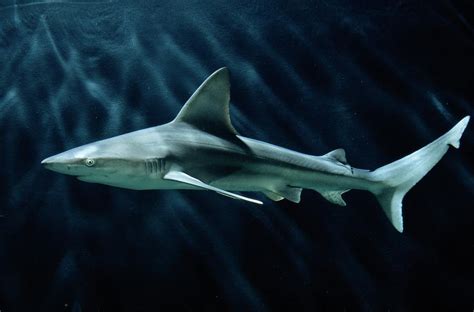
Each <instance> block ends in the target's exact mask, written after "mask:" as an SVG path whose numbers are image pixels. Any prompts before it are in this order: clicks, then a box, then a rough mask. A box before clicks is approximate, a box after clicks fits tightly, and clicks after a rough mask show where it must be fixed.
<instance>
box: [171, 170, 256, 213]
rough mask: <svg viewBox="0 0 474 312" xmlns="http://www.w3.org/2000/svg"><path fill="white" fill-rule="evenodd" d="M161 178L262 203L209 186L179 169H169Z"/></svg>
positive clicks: (234, 197)
mask: <svg viewBox="0 0 474 312" xmlns="http://www.w3.org/2000/svg"><path fill="white" fill-rule="evenodd" d="M163 179H165V180H171V181H177V182H181V183H186V184H190V185H194V186H197V187H200V188H203V189H205V190H209V191H214V192H216V193H219V194H221V195H224V196H227V197H230V198H233V199H239V200H244V201H248V202H251V203H254V204H259V205H262V204H263V203H262V202H261V201H259V200H256V199H252V198H248V197H245V196H242V195H239V194H235V193H231V192H228V191H225V190H222V189H220V188H217V187H214V186H211V185H209V184H206V183H204V182H202V181H201V180H199V179H196V178H194V177H192V176H190V175H188V174H186V173H184V172H181V171H170V172H168V173H167V174H165V176H164V177H163Z"/></svg>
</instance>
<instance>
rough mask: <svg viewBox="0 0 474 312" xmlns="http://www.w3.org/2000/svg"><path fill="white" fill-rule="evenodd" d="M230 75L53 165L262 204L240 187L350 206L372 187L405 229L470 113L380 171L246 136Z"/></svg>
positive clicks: (121, 181)
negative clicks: (413, 200) (170, 111)
mask: <svg viewBox="0 0 474 312" xmlns="http://www.w3.org/2000/svg"><path fill="white" fill-rule="evenodd" d="M229 99H230V83H229V74H228V70H227V69H226V68H221V69H219V70H217V71H216V72H214V73H213V74H212V75H211V76H210V77H209V78H207V79H206V80H205V81H204V82H203V83H202V85H201V86H200V87H199V88H198V89H197V90H196V91H195V92H194V94H193V95H192V96H191V97H190V98H189V100H188V101H187V102H186V104H185V105H184V106H183V108H182V109H181V111H180V112H179V114H178V115H177V117H176V118H175V119H174V120H173V121H171V122H170V123H167V124H164V125H160V126H156V127H151V128H147V129H143V130H139V131H134V132H130V133H127V134H123V135H119V136H116V137H113V138H110V139H106V140H102V141H97V142H94V143H90V144H87V145H83V146H80V147H77V148H74V149H71V150H68V151H66V152H63V153H60V154H58V155H55V156H52V157H49V158H46V159H44V160H43V161H42V162H41V163H42V164H43V165H44V166H45V167H46V168H47V169H50V170H53V171H56V172H59V173H63V174H68V175H73V176H76V177H77V178H78V179H79V180H81V181H85V182H91V183H101V184H106V185H111V186H115V187H121V188H127V189H134V190H151V189H194V190H211V191H214V192H217V193H219V194H222V195H225V196H228V197H231V198H234V199H238V200H243V201H248V202H252V203H256V204H262V202H261V201H259V200H255V199H252V198H248V197H246V196H243V195H240V194H237V193H235V192H236V191H243V192H245V191H252V192H262V193H264V194H265V195H266V196H267V197H268V198H270V199H271V200H274V201H279V200H282V199H284V198H286V199H288V200H290V201H293V202H296V203H298V202H299V201H300V195H301V191H302V190H303V189H312V190H315V191H317V192H319V193H320V194H321V195H322V196H323V197H324V198H326V199H327V200H328V201H330V202H332V203H334V204H337V205H342V206H344V205H345V204H346V203H345V202H344V200H343V199H342V197H341V195H342V194H343V193H344V192H347V191H349V190H351V189H358V190H366V191H370V192H372V193H373V194H374V195H375V196H376V197H377V199H378V201H379V203H380V205H381V206H382V208H383V210H384V212H385V214H386V215H387V217H388V218H389V219H390V221H391V222H392V224H393V226H394V227H395V228H396V229H397V230H398V231H399V232H402V231H403V219H402V200H403V197H404V195H405V194H406V193H407V192H408V191H409V190H410V189H411V188H412V187H413V186H414V185H415V184H416V183H417V182H418V181H419V180H420V179H421V178H422V177H423V176H424V175H425V174H426V173H428V171H429V170H431V168H433V166H434V165H435V164H436V163H437V162H438V161H439V160H440V159H441V158H442V157H443V155H444V154H445V153H446V152H447V150H448V148H449V146H450V145H451V146H453V147H455V148H459V140H460V138H461V136H462V134H463V131H464V129H465V128H466V126H467V124H468V122H469V116H466V117H464V118H463V119H462V120H461V121H459V122H458V123H457V124H456V125H455V126H454V127H453V128H452V129H451V130H449V131H448V132H447V133H445V134H444V135H443V136H441V137H440V138H438V139H436V140H435V141H433V142H432V143H430V144H428V145H426V146H425V147H423V148H421V149H419V150H417V151H415V152H414V153H412V154H410V155H408V156H406V157H404V158H402V159H399V160H397V161H395V162H392V163H390V164H388V165H386V166H383V167H381V168H378V169H376V170H374V171H368V170H361V169H356V168H353V167H352V166H350V165H349V164H348V163H347V160H346V156H345V152H344V150H343V149H337V150H334V151H332V152H330V153H328V154H326V155H323V156H312V155H307V154H303V153H299V152H295V151H292V150H289V149H286V148H283V147H279V146H276V145H272V144H268V143H265V142H261V141H258V140H254V139H250V138H246V137H243V136H241V135H239V134H238V133H237V131H236V130H235V129H234V127H233V126H232V124H231V122H230V116H229Z"/></svg>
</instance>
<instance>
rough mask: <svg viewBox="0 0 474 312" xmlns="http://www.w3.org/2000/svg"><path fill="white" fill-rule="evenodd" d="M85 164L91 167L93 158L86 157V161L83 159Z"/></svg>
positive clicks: (93, 162) (93, 161)
mask: <svg viewBox="0 0 474 312" xmlns="http://www.w3.org/2000/svg"><path fill="white" fill-rule="evenodd" d="M85 164H86V166H87V167H92V166H94V164H95V160H94V159H92V158H87V159H86V161H85Z"/></svg>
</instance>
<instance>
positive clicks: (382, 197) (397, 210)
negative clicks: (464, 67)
mask: <svg viewBox="0 0 474 312" xmlns="http://www.w3.org/2000/svg"><path fill="white" fill-rule="evenodd" d="M468 122H469V116H466V117H464V118H463V119H462V120H461V121H459V122H458V123H457V124H456V125H455V126H454V127H453V128H452V129H451V130H449V131H448V132H447V133H445V134H444V135H443V136H441V137H439V138H438V139H436V140H435V141H433V142H431V143H430V144H428V145H426V146H425V147H423V148H421V149H419V150H417V151H416V152H413V153H411V154H410V155H408V156H405V157H403V158H401V159H399V160H397V161H394V162H392V163H390V164H388V165H385V166H383V167H380V168H378V169H377V170H375V171H374V172H372V173H371V175H372V177H373V179H374V180H375V181H379V182H380V183H379V184H378V185H377V186H376V187H375V188H374V189H373V190H372V192H373V193H374V194H375V196H376V197H377V200H378V201H379V203H380V205H382V208H383V210H384V211H385V214H386V215H387V217H388V218H389V219H390V221H391V222H392V224H393V226H394V227H395V228H396V229H397V230H398V231H399V232H403V218H402V200H403V197H404V196H405V194H406V193H407V192H408V191H409V190H410V189H411V188H412V187H413V186H414V185H415V184H416V183H417V182H418V181H420V180H421V178H423V177H424V176H425V175H426V174H427V173H428V171H430V170H431V168H433V167H434V165H436V163H437V162H438V161H439V160H440V159H441V158H442V157H443V155H444V154H445V153H446V152H447V150H448V148H449V145H451V146H453V147H455V148H459V139H460V138H461V136H462V134H463V132H464V129H466V126H467V124H468Z"/></svg>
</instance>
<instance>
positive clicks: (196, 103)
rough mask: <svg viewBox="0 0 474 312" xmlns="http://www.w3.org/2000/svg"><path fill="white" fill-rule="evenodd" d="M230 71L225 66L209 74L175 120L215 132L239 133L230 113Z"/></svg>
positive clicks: (225, 133)
mask: <svg viewBox="0 0 474 312" xmlns="http://www.w3.org/2000/svg"><path fill="white" fill-rule="evenodd" d="M229 100H230V83H229V71H228V70H227V68H225V67H223V68H220V69H218V70H216V71H215V72H214V73H213V74H212V75H211V76H209V77H208V78H207V79H206V80H205V81H204V82H203V83H202V84H201V86H199V88H198V89H197V90H196V91H195V92H194V93H193V95H191V97H190V98H189V99H188V101H187V102H186V103H185V104H184V106H183V108H182V109H181V111H180V112H179V113H178V116H176V118H175V119H174V121H181V122H185V123H188V124H191V125H193V126H194V127H196V128H198V129H200V130H203V131H206V132H209V133H213V134H220V135H229V134H233V135H235V134H237V131H235V129H234V127H233V126H232V123H231V122H230V115H229Z"/></svg>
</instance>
